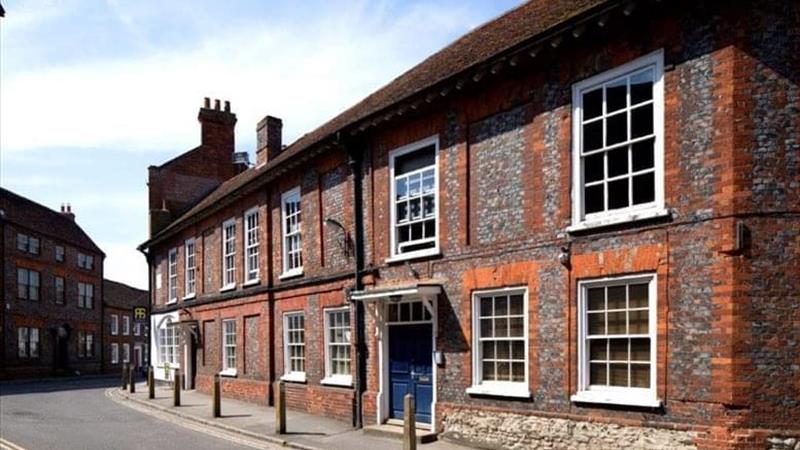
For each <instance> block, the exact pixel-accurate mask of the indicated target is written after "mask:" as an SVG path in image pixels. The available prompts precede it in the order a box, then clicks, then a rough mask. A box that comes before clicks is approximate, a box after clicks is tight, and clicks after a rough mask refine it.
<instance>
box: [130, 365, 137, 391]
mask: <svg viewBox="0 0 800 450" xmlns="http://www.w3.org/2000/svg"><path fill="white" fill-rule="evenodd" d="M128 383H129V384H130V388H131V389H130V391H129V392H130V393H131V394H135V393H136V369H135V368H134V367H133V364H131V365H130V366H128Z"/></svg>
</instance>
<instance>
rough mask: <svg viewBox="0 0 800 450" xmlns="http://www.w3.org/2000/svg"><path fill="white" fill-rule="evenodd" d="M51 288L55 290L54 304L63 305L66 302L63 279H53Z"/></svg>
mask: <svg viewBox="0 0 800 450" xmlns="http://www.w3.org/2000/svg"><path fill="white" fill-rule="evenodd" d="M53 287H54V289H55V295H56V304H59V305H63V304H64V302H66V301H67V291H66V287H65V280H64V277H53Z"/></svg>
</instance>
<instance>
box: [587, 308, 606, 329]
mask: <svg viewBox="0 0 800 450" xmlns="http://www.w3.org/2000/svg"><path fill="white" fill-rule="evenodd" d="M588 322H589V334H606V316H605V314H604V313H591V314H589V318H588Z"/></svg>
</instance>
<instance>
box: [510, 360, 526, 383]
mask: <svg viewBox="0 0 800 450" xmlns="http://www.w3.org/2000/svg"><path fill="white" fill-rule="evenodd" d="M511 381H517V382H519V381H525V364H524V363H521V362H515V363H511Z"/></svg>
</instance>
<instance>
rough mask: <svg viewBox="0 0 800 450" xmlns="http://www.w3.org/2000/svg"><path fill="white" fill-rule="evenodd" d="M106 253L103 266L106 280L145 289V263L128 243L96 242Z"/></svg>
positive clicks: (142, 257)
mask: <svg viewBox="0 0 800 450" xmlns="http://www.w3.org/2000/svg"><path fill="white" fill-rule="evenodd" d="M97 245H99V246H100V248H101V249H103V251H104V252H105V253H106V260H105V265H104V266H103V271H104V275H105V277H106V278H108V279H111V280H114V281H120V282H123V283H125V284H129V285H131V286H133V287H137V288H139V289H147V261H146V260H145V258H144V256H143V255H142V254H141V253H139V252H138V251H137V250H136V249H135V248H134V247H133V246H131V244H130V243H106V242H98V243H97Z"/></svg>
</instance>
